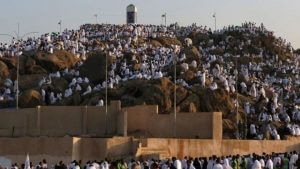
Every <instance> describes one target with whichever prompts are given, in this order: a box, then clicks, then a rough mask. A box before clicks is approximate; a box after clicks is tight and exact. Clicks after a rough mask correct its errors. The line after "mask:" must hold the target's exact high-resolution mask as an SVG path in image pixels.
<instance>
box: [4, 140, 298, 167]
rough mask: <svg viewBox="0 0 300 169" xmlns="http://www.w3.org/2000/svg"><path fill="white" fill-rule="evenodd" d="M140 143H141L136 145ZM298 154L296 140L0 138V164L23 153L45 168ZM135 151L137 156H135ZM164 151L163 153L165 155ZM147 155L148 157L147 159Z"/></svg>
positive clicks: (22, 156) (17, 159)
mask: <svg viewBox="0 0 300 169" xmlns="http://www.w3.org/2000/svg"><path fill="white" fill-rule="evenodd" d="M141 142H143V144H142V145H141V144H139V143H141ZM293 150H297V151H300V138H292V139H289V140H282V141H267V140H264V141H258V140H218V139H171V138H147V139H135V138H132V137H113V138H78V137H60V138H57V137H55V138H54V137H41V138H33V137H31V138H25V137H22V138H0V162H1V159H8V160H10V161H11V162H17V163H19V164H21V163H24V161H25V157H26V154H27V153H28V154H29V155H30V160H31V161H32V162H34V163H35V164H36V163H38V162H39V161H41V160H42V159H44V158H45V159H47V161H48V163H49V165H50V166H51V165H54V164H55V163H58V162H59V161H60V160H62V161H64V162H65V163H69V162H70V161H72V160H82V161H83V162H86V161H88V160H101V159H104V158H105V157H108V158H110V159H120V158H126V159H131V158H139V157H140V155H142V156H143V157H151V158H152V157H160V154H159V153H160V152H162V151H164V157H172V156H176V157H178V158H181V159H182V158H183V157H184V156H192V157H199V156H212V155H218V156H221V155H233V154H241V155H243V154H249V153H257V154H262V153H263V152H266V153H272V152H290V151H293ZM137 152H139V153H137ZM165 152H167V153H165ZM149 155H150V156H149Z"/></svg>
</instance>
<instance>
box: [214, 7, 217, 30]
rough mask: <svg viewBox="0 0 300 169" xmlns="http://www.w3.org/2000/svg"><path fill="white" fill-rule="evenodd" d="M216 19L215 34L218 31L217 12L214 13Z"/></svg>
mask: <svg viewBox="0 0 300 169" xmlns="http://www.w3.org/2000/svg"><path fill="white" fill-rule="evenodd" d="M214 18H215V32H216V31H217V14H216V12H215V13H214Z"/></svg>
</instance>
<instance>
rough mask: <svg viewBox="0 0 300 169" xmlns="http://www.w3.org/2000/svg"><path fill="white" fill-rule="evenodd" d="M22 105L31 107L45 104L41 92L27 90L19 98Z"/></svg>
mask: <svg viewBox="0 0 300 169" xmlns="http://www.w3.org/2000/svg"><path fill="white" fill-rule="evenodd" d="M19 103H20V107H22V108H31V107H36V106H38V105H42V104H43V98H42V96H41V94H40V93H39V92H38V91H36V90H26V91H25V92H23V93H22V94H21V96H20V98H19Z"/></svg>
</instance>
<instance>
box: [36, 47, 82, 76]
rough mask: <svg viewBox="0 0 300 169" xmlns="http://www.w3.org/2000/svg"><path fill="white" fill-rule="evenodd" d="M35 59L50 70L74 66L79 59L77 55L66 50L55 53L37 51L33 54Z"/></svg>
mask: <svg viewBox="0 0 300 169" xmlns="http://www.w3.org/2000/svg"><path fill="white" fill-rule="evenodd" d="M33 59H35V60H36V62H37V64H39V65H40V66H42V68H44V69H46V70H47V71H49V72H55V71H59V70H63V69H65V68H71V67H74V66H75V64H76V63H77V62H78V61H79V60H78V59H77V58H76V56H75V55H73V54H72V53H70V52H68V51H65V50H59V51H55V52H54V53H53V54H48V53H45V52H37V53H36V55H34V56H33Z"/></svg>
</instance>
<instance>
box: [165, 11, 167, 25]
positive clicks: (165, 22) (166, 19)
mask: <svg viewBox="0 0 300 169" xmlns="http://www.w3.org/2000/svg"><path fill="white" fill-rule="evenodd" d="M165 26H166V27H167V13H165Z"/></svg>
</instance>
